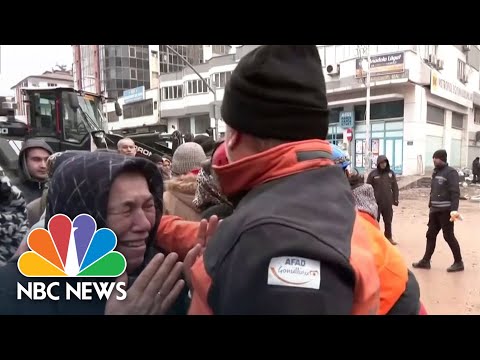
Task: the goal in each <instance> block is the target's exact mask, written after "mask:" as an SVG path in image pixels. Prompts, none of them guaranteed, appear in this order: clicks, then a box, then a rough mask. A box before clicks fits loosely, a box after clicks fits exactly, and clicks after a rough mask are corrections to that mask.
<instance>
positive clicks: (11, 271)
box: [0, 152, 186, 315]
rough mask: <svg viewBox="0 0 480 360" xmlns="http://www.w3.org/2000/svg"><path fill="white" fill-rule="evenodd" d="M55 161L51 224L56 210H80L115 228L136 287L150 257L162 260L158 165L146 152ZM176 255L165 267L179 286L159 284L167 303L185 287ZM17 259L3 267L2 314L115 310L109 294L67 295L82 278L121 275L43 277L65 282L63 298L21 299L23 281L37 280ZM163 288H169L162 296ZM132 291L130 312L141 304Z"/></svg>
mask: <svg viewBox="0 0 480 360" xmlns="http://www.w3.org/2000/svg"><path fill="white" fill-rule="evenodd" d="M54 167H55V169H54V173H53V177H52V179H51V183H50V186H49V192H48V203H47V210H46V217H45V223H46V224H48V222H49V220H50V219H51V218H52V217H53V216H54V215H56V214H64V215H66V216H68V217H69V218H70V219H74V218H75V217H76V216H77V215H80V214H84V213H86V214H89V215H91V216H92V217H93V218H94V219H95V221H96V225H97V229H100V228H105V227H108V228H110V229H111V230H112V231H113V232H114V233H115V234H116V236H117V247H116V250H117V251H119V252H120V253H122V254H123V255H124V257H125V259H126V260H127V268H126V272H125V274H127V275H128V277H127V276H125V274H124V275H122V276H124V277H125V278H124V280H122V281H126V282H127V286H128V287H129V288H132V289H134V287H135V286H136V285H135V280H136V279H137V277H140V276H142V271H143V270H144V269H146V268H147V267H148V266H149V265H148V264H149V263H150V261H152V262H153V261H156V262H158V261H159V256H160V255H158V256H157V254H158V250H157V249H156V247H155V246H154V244H155V234H156V230H157V226H158V224H159V222H160V219H161V215H162V211H163V209H162V193H163V189H162V187H163V186H162V183H163V182H162V178H161V175H160V172H159V171H158V169H157V167H156V166H155V164H154V163H153V162H151V161H149V160H146V159H143V158H138V157H130V156H124V155H120V154H115V153H108V152H66V153H64V154H62V156H59V157H58V158H57V159H56V161H55V164H54ZM22 256H23V255H22ZM176 259H177V255H176V254H170V255H168V256H167V257H166V258H165V260H164V262H163V263H162V265H161V267H162V266H164V265H165V266H166V265H167V262H168V264H170V265H171V266H172V267H170V268H165V269H164V270H166V271H167V273H169V274H170V275H169V278H170V280H173V281H172V282H170V283H169V284H170V285H173V287H166V288H164V287H163V285H162V284H160V285H159V286H158V287H157V289H156V292H158V293H159V294H158V298H155V299H154V300H155V301H159V302H161V303H162V304H163V303H164V302H167V301H171V300H172V296H173V298H176V297H177V296H178V293H180V290H181V289H182V287H183V281H182V280H178V281H177V280H176V279H178V278H179V276H180V275H181V271H182V265H181V263H177V262H176ZM17 261H18V259H11V260H10V261H9V262H8V263H7V264H6V265H5V266H3V267H1V268H0V314H24V315H34V314H39V315H53V314H57V315H61V314H72V315H82V314H105V313H108V312H111V306H110V308H108V306H109V304H110V305H111V303H110V302H107V301H106V300H105V297H103V298H102V299H99V297H98V296H97V295H95V294H94V293H93V294H91V295H92V300H90V301H85V300H83V301H82V300H78V299H76V298H72V299H71V300H68V301H67V300H66V299H65V297H64V296H65V295H64V294H65V288H66V286H67V283H68V284H70V285H72V286H74V287H76V283H77V282H79V281H82V282H85V281H93V282H95V281H96V282H98V281H101V282H111V281H115V279H111V278H101V279H99V278H97V279H95V278H63V277H62V278H53V279H52V278H45V277H39V278H35V279H34V281H37V282H43V283H45V284H46V285H48V284H49V283H51V282H53V281H56V282H59V284H60V285H59V287H58V288H57V289H56V291H58V293H57V295H58V294H63V298H62V299H60V300H58V301H54V300H50V299H48V298H47V299H44V300H42V301H35V300H30V299H28V298H22V299H21V300H17V282H18V283H20V284H22V285H23V287H24V288H27V286H28V285H27V282H28V281H32V279H30V278H25V277H24V276H23V275H22V274H21V273H20V272H19V270H18V268H17ZM170 265H169V266H170ZM171 276H172V277H173V279H172V278H171ZM152 280H153V278H152ZM165 283H166V281H165ZM160 290H164V291H163V292H162V295H161V296H160ZM156 292H155V294H156ZM130 295H132V297H133V298H135V296H134V295H133V294H131V293H130V292H129V293H128V296H127V299H126V300H125V302H124V307H125V308H124V310H125V312H126V313H132V310H135V309H132V308H128V304H129V301H128V300H129V296H130ZM155 296H156V295H155ZM167 298H168V300H167ZM131 300H133V299H131ZM116 305H117V310H118V306H120V309H121V310H122V305H121V304H116ZM183 307H184V310H183V311H186V304H185V305H183ZM109 309H110V310H109ZM137 310H138V309H137ZM140 310H141V309H140ZM143 310H145V311H146V310H147V309H143ZM143 310H142V311H143ZM122 311H123V310H122ZM133 313H135V311H133Z"/></svg>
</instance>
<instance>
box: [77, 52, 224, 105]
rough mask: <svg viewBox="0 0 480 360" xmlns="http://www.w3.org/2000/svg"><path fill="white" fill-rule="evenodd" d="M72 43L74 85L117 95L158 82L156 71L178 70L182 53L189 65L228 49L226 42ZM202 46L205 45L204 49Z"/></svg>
mask: <svg viewBox="0 0 480 360" xmlns="http://www.w3.org/2000/svg"><path fill="white" fill-rule="evenodd" d="M170 46H171V47H172V48H173V49H174V50H175V51H177V52H178V53H179V54H180V55H181V56H179V55H177V54H175V53H174V52H173V51H171V50H170V49H169V48H167V46H166V45H72V47H73V53H74V78H75V86H76V88H77V89H81V90H85V91H89V92H93V93H97V94H101V93H103V94H106V95H107V96H108V97H112V98H119V97H121V96H123V92H124V91H125V90H129V89H135V88H138V87H145V89H147V90H148V89H154V88H158V86H159V76H160V74H166V73H171V72H177V71H181V70H182V69H183V68H184V67H185V62H184V61H183V59H182V57H183V58H185V59H187V60H188V62H189V63H191V64H192V65H198V64H201V63H203V62H205V61H206V58H205V55H207V56H209V58H211V57H212V56H216V55H220V54H219V52H222V51H223V52H224V53H228V51H229V50H230V47H229V46H228V45H170ZM204 48H205V49H206V50H205V51H204Z"/></svg>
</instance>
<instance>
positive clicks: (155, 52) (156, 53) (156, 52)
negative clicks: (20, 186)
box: [152, 50, 158, 59]
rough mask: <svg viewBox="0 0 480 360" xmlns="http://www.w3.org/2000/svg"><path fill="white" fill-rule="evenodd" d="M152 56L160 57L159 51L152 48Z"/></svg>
mask: <svg viewBox="0 0 480 360" xmlns="http://www.w3.org/2000/svg"><path fill="white" fill-rule="evenodd" d="M152 57H153V58H155V59H158V51H153V50H152Z"/></svg>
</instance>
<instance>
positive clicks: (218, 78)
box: [213, 71, 232, 88]
mask: <svg viewBox="0 0 480 360" xmlns="http://www.w3.org/2000/svg"><path fill="white" fill-rule="evenodd" d="M231 76H232V72H231V71H226V72H221V73H216V74H213V83H214V85H215V87H217V88H224V87H225V85H226V83H227V82H228V80H230V77H231Z"/></svg>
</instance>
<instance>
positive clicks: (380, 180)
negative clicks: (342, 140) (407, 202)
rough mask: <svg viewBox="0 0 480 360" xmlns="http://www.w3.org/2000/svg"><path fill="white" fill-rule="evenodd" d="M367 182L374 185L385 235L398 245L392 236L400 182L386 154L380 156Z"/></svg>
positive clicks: (378, 219)
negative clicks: (394, 209) (394, 207)
mask: <svg viewBox="0 0 480 360" xmlns="http://www.w3.org/2000/svg"><path fill="white" fill-rule="evenodd" d="M367 184H370V185H372V186H373V190H374V192H375V199H376V200H377V204H378V215H377V221H380V215H381V216H382V218H383V222H384V224H385V237H386V238H387V239H388V240H389V241H390V242H391V243H392V244H393V245H396V244H397V243H396V242H395V241H394V240H393V236H392V220H393V207H392V206H393V205H395V206H398V184H397V178H396V176H395V172H393V170H391V169H390V163H389V161H388V159H387V157H386V156H384V155H380V156H379V157H378V159H377V168H376V169H375V170H373V171H372V172H371V173H370V174H369V175H368V178H367Z"/></svg>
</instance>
